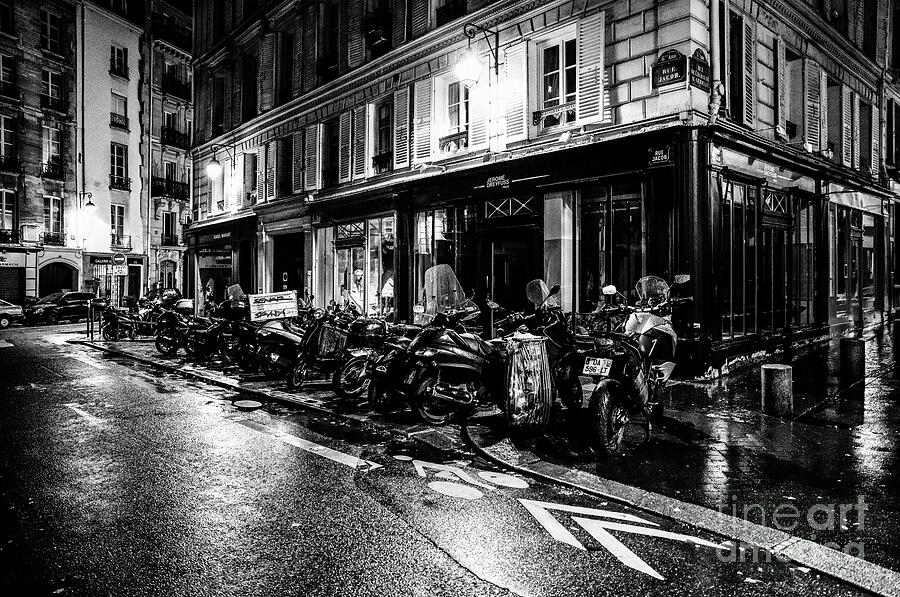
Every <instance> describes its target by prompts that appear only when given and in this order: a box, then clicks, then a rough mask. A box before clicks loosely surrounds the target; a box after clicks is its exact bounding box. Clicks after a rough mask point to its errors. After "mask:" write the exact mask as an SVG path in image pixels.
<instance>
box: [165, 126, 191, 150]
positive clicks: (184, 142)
mask: <svg viewBox="0 0 900 597" xmlns="http://www.w3.org/2000/svg"><path fill="white" fill-rule="evenodd" d="M160 139H161V140H162V142H163V145H171V146H172V147H180V148H181V149H190V147H191V140H190V138H189V137H188V136H187V134H185V133H182V132H181V131H177V130H175V129H173V128H172V127H168V126H164V127H162V130H160Z"/></svg>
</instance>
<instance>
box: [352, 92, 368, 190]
mask: <svg viewBox="0 0 900 597" xmlns="http://www.w3.org/2000/svg"><path fill="white" fill-rule="evenodd" d="M366 128H367V127H366V106H360V107H359V108H356V109H355V110H353V130H354V135H353V179H354V180H358V179H362V178H365V177H366V163H367V162H366V158H367V153H368V152H367V151H366V149H367V147H366V144H367V143H368V139H369V138H370V135H369V134H367V132H366Z"/></svg>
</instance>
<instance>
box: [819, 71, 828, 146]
mask: <svg viewBox="0 0 900 597" xmlns="http://www.w3.org/2000/svg"><path fill="white" fill-rule="evenodd" d="M819 130H820V132H819V139H820V144H819V149H821V150H823V151H824V150H826V149H828V142H829V141H830V139H829V138H828V74H827V73H826V72H825V69H823V68H820V69H819Z"/></svg>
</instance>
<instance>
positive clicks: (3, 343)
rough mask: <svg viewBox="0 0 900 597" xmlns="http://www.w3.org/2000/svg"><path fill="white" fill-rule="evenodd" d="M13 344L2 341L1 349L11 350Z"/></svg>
mask: <svg viewBox="0 0 900 597" xmlns="http://www.w3.org/2000/svg"><path fill="white" fill-rule="evenodd" d="M11 347H12V344H10V343H9V342H7V341H6V340H0V348H11Z"/></svg>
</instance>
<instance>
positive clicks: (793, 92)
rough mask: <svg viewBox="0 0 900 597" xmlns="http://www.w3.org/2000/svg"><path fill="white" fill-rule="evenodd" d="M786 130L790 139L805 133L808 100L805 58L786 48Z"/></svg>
mask: <svg viewBox="0 0 900 597" xmlns="http://www.w3.org/2000/svg"><path fill="white" fill-rule="evenodd" d="M784 73H785V77H784V79H785V82H784V89H785V91H784V98H785V104H786V105H785V113H786V114H785V116H786V120H785V131H786V133H787V138H788V140H790V141H793V140H796V139H797V138H798V137H800V136H801V135H803V134H804V133H803V126H804V125H803V122H804V113H805V110H806V107H805V106H806V100H805V97H804V93H803V58H802V57H801V56H800V55H799V54H797V53H796V52H794V51H793V50H791V49H790V48H785V68H784Z"/></svg>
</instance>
